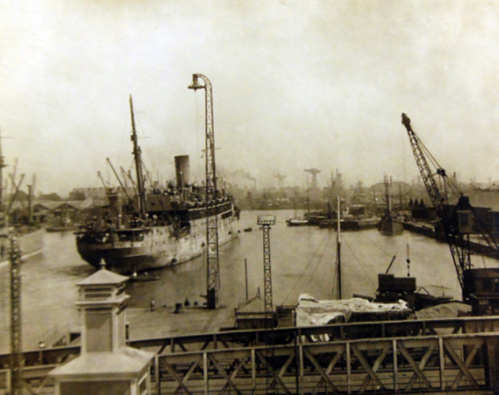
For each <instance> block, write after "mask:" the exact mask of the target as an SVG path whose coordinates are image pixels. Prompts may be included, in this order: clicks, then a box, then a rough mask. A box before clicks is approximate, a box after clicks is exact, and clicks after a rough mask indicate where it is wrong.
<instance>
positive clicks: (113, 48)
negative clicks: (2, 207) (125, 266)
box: [0, 0, 499, 194]
mask: <svg viewBox="0 0 499 395" xmlns="http://www.w3.org/2000/svg"><path fill="white" fill-rule="evenodd" d="M0 15H1V18H2V35H0V51H1V56H0V103H1V105H0V127H1V131H2V135H3V136H4V137H6V138H4V139H2V147H3V154H4V156H5V157H6V162H7V163H8V164H9V167H8V168H7V170H6V172H12V171H13V169H12V167H13V164H14V159H15V158H18V160H19V169H18V173H21V172H25V173H26V174H27V176H28V177H30V176H31V174H33V173H36V175H37V189H38V191H43V192H58V193H61V194H67V193H68V192H69V191H70V190H71V189H72V188H73V187H90V186H97V187H98V186H100V181H99V180H98V178H97V172H98V171H101V172H102V173H103V175H104V177H105V178H106V179H108V180H113V177H112V175H111V173H110V170H109V169H108V167H107V166H106V158H108V157H109V158H110V160H111V161H112V162H113V164H114V165H115V167H117V168H119V167H120V166H122V167H124V168H125V169H126V170H128V169H129V168H130V165H131V160H132V158H131V150H132V148H131V142H130V137H129V136H130V130H131V126H130V111H129V105H128V97H129V95H130V94H131V95H132V96H133V100H134V105H135V110H136V118H137V123H138V129H139V137H140V145H141V146H142V150H143V153H144V155H143V156H144V161H145V163H146V165H147V166H148V169H149V170H150V171H151V173H152V175H153V176H154V178H158V177H159V178H160V179H161V180H166V179H169V178H173V176H174V165H173V157H174V156H175V155H190V156H191V169H192V171H193V178H198V179H201V178H202V177H203V171H204V165H203V163H204V162H203V161H204V159H203V157H202V156H203V153H202V150H203V148H204V91H202V90H201V91H197V92H193V91H192V90H188V89H187V86H188V85H190V83H191V81H192V74H193V73H201V74H204V75H206V76H207V77H208V78H209V79H210V81H211V83H212V85H213V96H214V123H215V145H216V147H217V150H216V160H217V166H218V168H219V169H220V171H221V173H222V174H223V173H224V172H225V173H230V172H236V173H237V172H239V174H240V180H239V181H238V183H239V184H240V185H247V186H249V187H252V186H253V185H254V181H253V180H252V178H255V179H256V180H258V187H265V186H271V185H274V186H276V185H277V183H278V180H277V179H276V178H275V177H273V175H274V174H276V173H280V174H284V175H286V176H287V177H286V179H285V180H284V181H283V183H284V184H285V185H305V184H306V183H307V180H309V179H310V175H309V173H306V172H304V169H308V168H318V169H321V173H320V174H318V182H319V185H320V186H325V185H326V182H327V181H328V179H329V176H330V174H331V172H332V171H334V170H335V169H339V170H340V172H341V173H343V175H344V179H345V182H346V183H347V184H353V183H355V182H357V181H358V180H363V181H364V183H365V184H372V183H375V182H380V181H382V179H383V173H384V172H386V173H387V174H389V175H391V176H392V177H393V179H394V180H401V181H405V182H409V183H410V182H411V181H412V180H413V179H414V178H415V177H417V176H418V172H417V168H416V165H415V162H414V159H413V157H412V153H411V151H410V147H409V142H408V139H407V136H406V133H405V129H404V127H403V126H402V125H401V122H400V120H401V113H402V112H405V113H407V114H408V115H409V117H410V118H411V120H412V124H413V127H414V130H415V131H416V133H418V135H419V136H420V137H421V139H422V140H423V142H424V143H425V144H426V146H427V147H428V148H429V149H430V151H431V152H432V153H433V154H434V156H435V157H436V158H437V159H438V160H439V162H440V163H441V164H442V165H443V166H444V167H445V168H446V170H447V172H448V173H449V174H452V173H454V172H456V173H457V175H458V178H459V179H461V180H463V181H467V180H469V179H470V178H472V177H473V178H476V179H477V180H482V181H486V180H487V179H488V178H492V179H494V178H495V177H496V171H497V170H498V165H499V159H498V158H499V155H498V153H499V140H498V139H497V138H495V132H494V130H495V126H496V125H497V124H498V122H499V112H498V111H496V108H497V107H498V104H499V93H498V92H499V90H498V89H497V83H498V81H497V80H498V78H499V77H498V73H497V68H498V66H499V40H497V37H499V25H498V21H499V6H498V5H497V3H496V2H492V1H473V2H470V1H464V0H457V1H454V0H452V1H451V0H445V1H442V0H441V1H438V0H437V1H434V0H431V1H424V0H423V1H422V0H414V1H403V2H401V1H396V0H371V1H364V0H358V1H356V0H348V1H346V0H345V1H343V0H332V1H331V0H310V1H301V0H300V1H299V0H279V1H272V0H270V1H269V0H256V1H251V2H243V1H234V0H211V1H205V0H182V1H180V0H177V1H164V0H150V1H145V0H123V1H117V0H86V1H67V0H44V1H39V0H26V1H24V2H17V1H14V0H5V1H3V2H1V3H0ZM7 137H8V138H7ZM112 182H113V183H114V184H116V182H114V181H112Z"/></svg>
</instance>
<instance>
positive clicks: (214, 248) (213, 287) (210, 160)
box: [189, 74, 220, 309]
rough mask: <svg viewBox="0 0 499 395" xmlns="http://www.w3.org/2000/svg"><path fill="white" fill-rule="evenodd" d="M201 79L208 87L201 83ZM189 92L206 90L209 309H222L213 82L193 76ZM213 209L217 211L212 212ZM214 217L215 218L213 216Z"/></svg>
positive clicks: (198, 75)
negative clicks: (216, 202) (220, 298)
mask: <svg viewBox="0 0 499 395" xmlns="http://www.w3.org/2000/svg"><path fill="white" fill-rule="evenodd" d="M200 80H202V81H203V82H204V84H200V83H199V82H200ZM189 89H194V90H195V91H196V90H198V89H204V91H205V109H206V114H205V122H206V152H205V158H206V161H205V165H206V185H205V188H206V189H205V202H206V263H207V273H206V282H207V307H208V308H209V309H216V308H218V307H219V306H220V301H219V291H220V263H219V253H218V216H217V213H216V210H217V207H216V204H211V202H215V201H216V197H217V176H216V166H215V131H214V128H213V95H212V88H211V82H210V80H209V79H208V78H207V77H205V76H204V75H202V74H193V75H192V85H191V86H189ZM211 210H213V211H214V212H213V213H212V212H211ZM210 214H212V215H210Z"/></svg>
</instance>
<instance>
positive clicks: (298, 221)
mask: <svg viewBox="0 0 499 395" xmlns="http://www.w3.org/2000/svg"><path fill="white" fill-rule="evenodd" d="M286 222H287V223H288V226H308V225H309V223H310V222H309V220H308V219H304V218H290V219H288V220H287V221H286Z"/></svg>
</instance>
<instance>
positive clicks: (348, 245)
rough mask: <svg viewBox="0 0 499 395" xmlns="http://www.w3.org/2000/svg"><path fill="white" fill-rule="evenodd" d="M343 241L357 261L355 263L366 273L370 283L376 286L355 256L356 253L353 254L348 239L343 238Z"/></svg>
mask: <svg viewBox="0 0 499 395" xmlns="http://www.w3.org/2000/svg"><path fill="white" fill-rule="evenodd" d="M343 241H344V242H345V244H346V245H347V247H348V249H349V250H350V252H351V253H352V255H353V257H354V258H355V260H356V261H357V263H358V264H359V266H360V267H361V269H362V271H363V272H364V274H365V275H366V277H367V279H368V280H369V282H370V283H371V285H372V286H373V287H375V288H376V285H374V283H373V282H372V280H371V278H370V277H369V275H368V274H367V271H366V269H365V268H364V266H363V265H362V263H361V262H360V260H359V258H357V255H355V253H354V252H353V250H352V247H351V246H350V243H348V241H347V240H346V239H343Z"/></svg>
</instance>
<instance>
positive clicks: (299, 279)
mask: <svg viewBox="0 0 499 395" xmlns="http://www.w3.org/2000/svg"><path fill="white" fill-rule="evenodd" d="M331 237H332V233H329V232H328V234H325V235H324V237H323V240H322V241H321V243H320V244H319V247H318V248H317V250H318V249H319V248H321V246H322V245H327V242H328V241H329V239H331ZM312 262H313V258H311V259H310V260H309V261H308V262H307V264H306V265H305V267H304V269H303V271H302V273H301V275H300V277H299V278H298V279H297V280H296V281H295V283H294V284H293V286H292V287H290V288H289V291H288V293H287V295H286V296H285V298H284V300H283V303H286V302H287V300H288V298H289V296H290V295H291V292H293V291H294V290H295V289H296V287H297V285H298V284H299V283H300V281H302V277H303V276H304V275H305V273H306V272H307V270H308V267H309V266H310V265H311V264H312ZM319 263H320V261H319ZM307 285H308V284H307Z"/></svg>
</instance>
